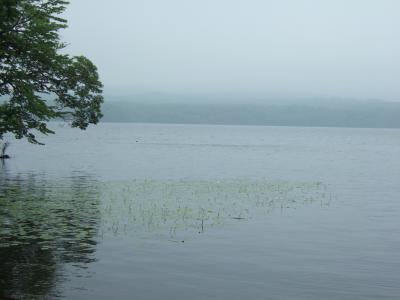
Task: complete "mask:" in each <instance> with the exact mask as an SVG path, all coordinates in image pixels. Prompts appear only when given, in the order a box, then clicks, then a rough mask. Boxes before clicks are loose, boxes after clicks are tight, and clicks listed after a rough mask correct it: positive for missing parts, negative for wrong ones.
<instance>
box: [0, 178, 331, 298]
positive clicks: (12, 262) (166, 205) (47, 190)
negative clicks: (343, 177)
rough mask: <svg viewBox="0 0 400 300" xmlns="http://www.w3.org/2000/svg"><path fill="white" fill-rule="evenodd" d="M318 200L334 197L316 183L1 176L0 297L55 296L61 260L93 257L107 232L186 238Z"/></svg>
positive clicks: (74, 262)
mask: <svg viewBox="0 0 400 300" xmlns="http://www.w3.org/2000/svg"><path fill="white" fill-rule="evenodd" d="M316 201H318V202H319V203H321V204H328V203H329V201H330V196H329V193H328V192H327V187H326V186H325V185H323V184H322V183H318V182H316V183H301V182H298V183H293V182H285V181H281V182H268V181H261V180H260V181H246V180H231V181H229V180H223V181H201V180H200V181H194V180H175V181H173V180H141V181H136V180H133V181H115V182H97V181H93V180H90V179H88V178H80V177H78V178H75V177H74V178H73V179H69V180H64V181H49V180H42V179H40V178H37V177H35V176H32V177H29V176H28V178H26V177H24V178H22V177H16V178H12V179H10V178H8V179H4V178H1V177H0V269H1V270H2V272H1V274H0V296H10V295H11V296H13V297H19V296H21V295H30V296H32V298H35V297H36V296H38V295H43V294H48V295H53V294H54V295H56V294H57V291H55V290H54V288H55V286H56V282H57V281H59V280H62V279H60V278H59V273H60V270H61V266H62V265H64V264H66V263H70V264H72V265H74V266H77V267H79V266H83V265H84V264H86V263H90V262H92V261H94V260H95V256H94V253H95V251H96V245H97V243H98V242H100V241H101V240H102V239H103V238H104V237H105V236H107V235H111V236H120V235H123V236H124V237H127V236H129V238H134V239H143V238H145V239H148V238H156V239H161V240H166V241H168V240H170V241H179V242H182V241H186V240H187V239H191V238H193V237H194V236H196V235H198V234H201V233H205V232H207V230H210V228H213V227H218V226H229V225H230V224H233V223H237V222H242V221H246V220H248V219H251V218H254V217H265V216H266V214H267V213H269V212H271V210H273V209H275V208H278V209H286V208H289V207H298V206H300V205H304V204H307V203H313V202H316ZM33 287H36V288H33ZM1 291H3V294H2V293H1ZM0 298H1V297H0Z"/></svg>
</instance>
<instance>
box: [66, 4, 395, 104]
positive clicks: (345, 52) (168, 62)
mask: <svg viewBox="0 0 400 300" xmlns="http://www.w3.org/2000/svg"><path fill="white" fill-rule="evenodd" d="M65 17H66V18H67V19H68V21H69V28H68V29H67V30H65V31H63V33H62V38H63V40H65V41H66V42H67V43H68V44H69V46H68V48H67V51H68V52H69V53H71V54H83V55H85V56H88V57H89V58H90V59H91V60H92V61H93V62H94V63H95V64H96V65H97V66H98V68H99V72H100V75H101V79H102V81H103V83H104V84H105V87H106V89H107V88H112V87H118V86H123V87H131V88H132V90H142V91H162V92H191V93H196V92H201V93H204V92H206V93H214V92H215V93H221V92H229V93H232V94H233V93H239V94H241V93H245V94H246V93H249V94H259V95H281V96H296V97H307V96H323V97H350V98H359V99H371V98H378V99H384V100H397V101H400V1H398V0H320V1H317V0H274V1H268V0H201V1H200V0H196V1H195V0H142V1H136V0H114V1H109V0H71V4H70V5H69V7H68V10H67V12H66V13H65Z"/></svg>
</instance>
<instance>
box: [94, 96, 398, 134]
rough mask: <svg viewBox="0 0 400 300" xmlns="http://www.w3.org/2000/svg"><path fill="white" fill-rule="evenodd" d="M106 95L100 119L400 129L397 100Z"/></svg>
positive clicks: (105, 120)
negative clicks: (305, 99)
mask: <svg viewBox="0 0 400 300" xmlns="http://www.w3.org/2000/svg"><path fill="white" fill-rule="evenodd" d="M111 98H112V97H110V96H108V97H106V102H105V103H104V105H103V113H104V117H103V119H102V121H103V122H137V123H188V124H238V125H273V126H331V127H372V128H400V103H397V102H381V101H351V100H337V101H334V100H332V101H322V102H321V101H320V102H318V101H316V100H315V101H298V102H296V101H282V103H276V102H275V103H271V102H266V103H263V102H261V101H258V102H257V101H253V102H249V103H244V102H240V101H234V102H231V103H230V102H229V101H215V102H213V101H210V99H206V100H205V101H204V102H202V101H201V100H199V99H189V100H188V101H185V99H183V98H179V99H176V98H174V97H172V96H169V97H166V96H164V97H158V98H157V97H155V96H154V95H153V96H148V95H142V96H132V97H117V98H116V99H111Z"/></svg>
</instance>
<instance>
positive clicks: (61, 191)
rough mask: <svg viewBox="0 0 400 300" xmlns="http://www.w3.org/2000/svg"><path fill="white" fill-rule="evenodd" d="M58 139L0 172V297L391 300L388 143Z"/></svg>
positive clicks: (128, 127) (395, 233)
mask: <svg viewBox="0 0 400 300" xmlns="http://www.w3.org/2000/svg"><path fill="white" fill-rule="evenodd" d="M54 127H55V128H56V130H57V135H54V136H49V137H45V138H43V139H42V140H43V141H44V142H45V143H46V146H34V145H29V144H27V143H25V142H21V141H18V142H16V141H14V142H13V143H12V145H11V147H10V148H9V151H10V154H11V155H12V156H13V158H12V159H11V160H8V161H5V162H4V163H3V164H2V165H1V166H0V226H1V227H0V234H1V235H0V298H2V297H10V298H16V299H36V298H37V299H43V298H44V299H53V298H66V299H188V298H190V299H243V298H247V299H399V295H400V221H399V220H400V218H399V217H400V199H399V195H400V184H399V183H400V160H399V157H400V130H397V129H346V128H291V127H257V126H254V127H252V126H249V127H247V126H211V125H210V126H207V125H161V124H106V123H105V124H101V125H99V126H96V127H92V128H90V129H89V130H87V131H77V130H72V129H69V128H66V127H62V126H60V125H57V124H55V125H54Z"/></svg>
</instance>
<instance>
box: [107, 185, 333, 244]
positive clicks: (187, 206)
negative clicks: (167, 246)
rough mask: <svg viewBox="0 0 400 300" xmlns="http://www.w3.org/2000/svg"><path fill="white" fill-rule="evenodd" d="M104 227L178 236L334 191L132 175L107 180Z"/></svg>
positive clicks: (113, 230)
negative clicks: (124, 179) (137, 178)
mask: <svg viewBox="0 0 400 300" xmlns="http://www.w3.org/2000/svg"><path fill="white" fill-rule="evenodd" d="M100 193H101V195H102V198H103V201H101V208H100V211H101V213H102V223H103V227H102V230H101V232H102V233H103V234H105V233H109V232H111V233H113V234H127V233H131V232H134V233H135V234H136V235H138V234H139V235H144V236H146V235H148V234H149V232H158V233H159V234H161V235H164V236H165V237H166V238H170V239H176V238H178V237H179V239H181V238H183V237H184V236H186V237H187V236H190V235H193V234H196V233H203V232H204V231H205V230H207V229H209V228H210V227H215V226H218V225H224V224H228V223H230V222H234V221H238V220H247V219H251V218H254V217H256V216H261V217H263V216H265V214H266V213H269V212H270V211H271V210H273V209H275V208H278V209H286V208H290V207H297V206H300V205H304V204H307V203H312V202H316V201H318V202H319V203H322V204H328V203H329V201H330V197H331V196H330V195H329V193H328V192H327V187H326V186H325V185H323V184H322V183H319V182H316V183H302V182H298V183H292V182H286V181H280V182H268V181H261V180H260V181H246V180H231V181H226V180H224V181H189V180H181V181H157V180H149V181H147V180H145V181H131V182H109V183H106V184H104V185H103V186H102V188H101V192H100Z"/></svg>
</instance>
